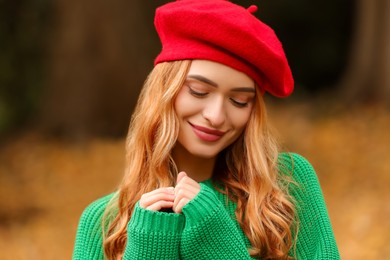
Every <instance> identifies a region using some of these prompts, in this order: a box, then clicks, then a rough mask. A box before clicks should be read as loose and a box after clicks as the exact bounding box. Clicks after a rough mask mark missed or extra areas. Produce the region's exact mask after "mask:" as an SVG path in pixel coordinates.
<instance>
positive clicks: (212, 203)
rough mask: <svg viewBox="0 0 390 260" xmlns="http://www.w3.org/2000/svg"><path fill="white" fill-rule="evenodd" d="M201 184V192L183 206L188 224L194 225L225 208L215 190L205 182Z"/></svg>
mask: <svg viewBox="0 0 390 260" xmlns="http://www.w3.org/2000/svg"><path fill="white" fill-rule="evenodd" d="M199 184H200V191H199V193H198V194H197V195H196V196H195V198H193V199H192V200H191V201H190V202H188V203H187V205H185V206H184V207H183V214H184V215H185V217H186V226H193V225H195V223H199V222H200V221H202V220H203V219H206V218H209V217H211V216H212V215H214V214H215V213H216V212H218V211H221V210H224V207H223V205H222V203H221V202H220V201H219V200H218V198H217V196H216V195H215V193H214V191H213V190H212V189H211V188H210V187H208V186H207V185H205V184H203V183H199Z"/></svg>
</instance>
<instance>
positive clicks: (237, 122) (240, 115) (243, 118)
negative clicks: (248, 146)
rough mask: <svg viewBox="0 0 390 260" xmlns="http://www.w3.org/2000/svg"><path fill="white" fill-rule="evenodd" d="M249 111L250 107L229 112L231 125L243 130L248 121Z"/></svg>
mask: <svg viewBox="0 0 390 260" xmlns="http://www.w3.org/2000/svg"><path fill="white" fill-rule="evenodd" d="M251 112H252V109H248V110H243V111H237V110H235V111H233V112H232V113H231V115H232V116H231V119H230V122H231V123H232V125H234V127H235V128H236V129H239V130H243V129H244V128H245V127H246V125H247V123H248V121H249V118H250V116H251Z"/></svg>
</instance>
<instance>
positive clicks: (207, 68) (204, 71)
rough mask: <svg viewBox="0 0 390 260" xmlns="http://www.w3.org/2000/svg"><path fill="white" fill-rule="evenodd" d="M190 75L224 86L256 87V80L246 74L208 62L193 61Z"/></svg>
mask: <svg viewBox="0 0 390 260" xmlns="http://www.w3.org/2000/svg"><path fill="white" fill-rule="evenodd" d="M188 75H201V76H203V77H205V78H207V79H209V80H211V81H213V82H215V83H217V84H218V85H223V86H231V87H242V86H245V87H255V83H254V80H253V79H251V78H250V77H249V76H247V75H246V74H245V73H243V72H241V71H238V70H236V69H233V68H231V67H229V66H226V65H224V64H221V63H217V62H213V61H208V60H193V61H192V63H191V67H190V69H189V71H188Z"/></svg>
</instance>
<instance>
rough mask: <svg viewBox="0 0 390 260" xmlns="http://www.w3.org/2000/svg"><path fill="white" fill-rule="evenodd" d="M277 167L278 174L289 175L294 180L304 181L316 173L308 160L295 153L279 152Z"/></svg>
mask: <svg viewBox="0 0 390 260" xmlns="http://www.w3.org/2000/svg"><path fill="white" fill-rule="evenodd" d="M278 167H279V172H280V174H282V175H289V176H291V177H292V178H293V179H294V180H295V181H304V180H307V179H308V178H310V177H313V175H314V176H315V175H316V174H315V171H314V168H313V166H312V165H311V164H310V162H309V161H308V160H307V159H306V158H305V157H303V156H302V155H300V154H297V153H280V154H279V157H278Z"/></svg>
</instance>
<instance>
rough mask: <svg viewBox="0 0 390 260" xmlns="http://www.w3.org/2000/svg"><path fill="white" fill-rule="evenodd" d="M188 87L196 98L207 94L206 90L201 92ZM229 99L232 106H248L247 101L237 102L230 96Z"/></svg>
mask: <svg viewBox="0 0 390 260" xmlns="http://www.w3.org/2000/svg"><path fill="white" fill-rule="evenodd" d="M188 89H189V91H190V94H191V95H193V96H195V97H198V98H202V97H205V96H207V94H208V93H207V92H205V93H203V92H198V91H195V90H193V89H192V88H190V87H188ZM230 101H231V102H232V103H233V105H234V106H236V107H239V108H244V107H247V106H248V102H245V103H243V102H238V101H237V100H234V99H233V98H230Z"/></svg>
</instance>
